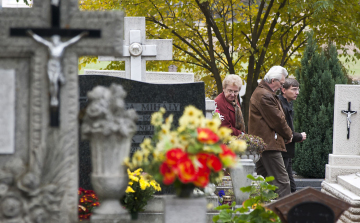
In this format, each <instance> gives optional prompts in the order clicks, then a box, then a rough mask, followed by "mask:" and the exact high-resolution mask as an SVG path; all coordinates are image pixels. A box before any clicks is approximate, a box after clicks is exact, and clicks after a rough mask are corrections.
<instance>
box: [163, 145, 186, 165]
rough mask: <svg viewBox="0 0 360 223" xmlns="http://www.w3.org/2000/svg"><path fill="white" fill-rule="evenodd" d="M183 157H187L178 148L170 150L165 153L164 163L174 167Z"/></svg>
mask: <svg viewBox="0 0 360 223" xmlns="http://www.w3.org/2000/svg"><path fill="white" fill-rule="evenodd" d="M183 157H187V154H186V153H185V152H184V151H183V150H182V149H179V148H175V149H171V150H169V151H167V152H166V160H165V162H166V163H167V164H169V165H171V166H173V165H176V164H177V162H178V161H179V160H180V159H182V158H183Z"/></svg>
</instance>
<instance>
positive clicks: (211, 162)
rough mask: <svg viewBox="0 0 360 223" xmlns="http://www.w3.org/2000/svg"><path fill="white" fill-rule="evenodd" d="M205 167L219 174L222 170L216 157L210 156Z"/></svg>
mask: <svg viewBox="0 0 360 223" xmlns="http://www.w3.org/2000/svg"><path fill="white" fill-rule="evenodd" d="M207 166H208V167H209V168H211V169H213V170H214V171H215V172H219V171H220V170H221V169H222V165H221V162H220V160H219V158H218V157H217V156H215V155H214V154H211V155H210V156H209V159H208V161H207Z"/></svg>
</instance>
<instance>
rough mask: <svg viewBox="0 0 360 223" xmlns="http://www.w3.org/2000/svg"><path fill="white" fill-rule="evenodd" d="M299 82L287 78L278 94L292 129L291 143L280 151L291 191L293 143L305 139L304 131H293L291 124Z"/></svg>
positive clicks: (293, 185)
mask: <svg viewBox="0 0 360 223" xmlns="http://www.w3.org/2000/svg"><path fill="white" fill-rule="evenodd" d="M299 92H300V89H299V82H298V81H297V80H295V79H294V78H287V79H286V80H285V84H284V86H283V87H282V88H281V95H279V98H280V101H281V105H282V108H283V110H284V113H285V118H286V122H287V124H288V125H289V127H290V128H291V130H292V133H293V140H292V142H291V143H288V144H286V145H285V146H286V152H281V153H282V156H283V160H284V165H285V169H286V171H287V173H288V175H289V180H290V189H291V193H294V192H295V191H296V184H295V181H294V177H293V174H292V158H294V156H295V143H296V142H302V141H304V140H305V139H306V133H305V132H302V133H298V132H295V131H294V125H293V117H294V111H293V104H292V101H295V100H296V98H297V96H298V95H299Z"/></svg>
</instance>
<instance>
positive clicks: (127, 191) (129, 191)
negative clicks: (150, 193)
mask: <svg viewBox="0 0 360 223" xmlns="http://www.w3.org/2000/svg"><path fill="white" fill-rule="evenodd" d="M125 193H135V191H134V190H133V189H132V188H131V187H130V186H128V187H127V188H126V191H125Z"/></svg>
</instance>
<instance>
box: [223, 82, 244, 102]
mask: <svg viewBox="0 0 360 223" xmlns="http://www.w3.org/2000/svg"><path fill="white" fill-rule="evenodd" d="M223 91H224V95H225V98H226V100H227V101H228V102H232V101H234V100H235V98H236V97H237V96H238V95H239V91H240V88H239V87H238V86H236V85H229V84H228V85H227V86H226V88H225V89H224V90H223Z"/></svg>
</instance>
